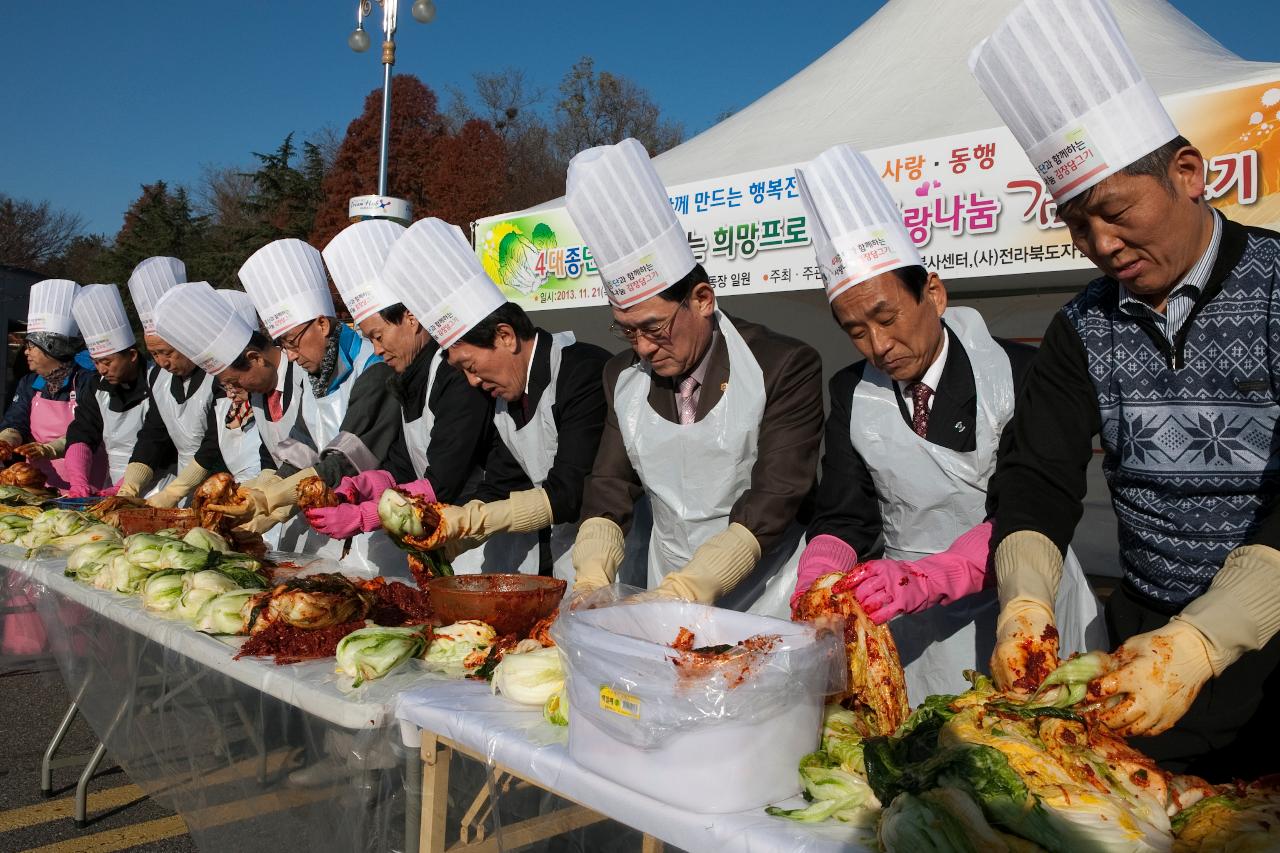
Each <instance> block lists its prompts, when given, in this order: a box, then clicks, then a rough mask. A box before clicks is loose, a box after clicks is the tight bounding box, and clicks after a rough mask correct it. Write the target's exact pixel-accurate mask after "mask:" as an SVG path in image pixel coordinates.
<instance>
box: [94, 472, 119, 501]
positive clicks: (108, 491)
mask: <svg viewBox="0 0 1280 853" xmlns="http://www.w3.org/2000/svg"><path fill="white" fill-rule="evenodd" d="M123 482H124V477H121V478H120V479H119V480H116V481H115V482H114V483H112V484H111V485H110V486H107V487H106V488H105V489H103V490H102V491H100V492H98V494H99V495H101V496H102V497H104V498H110V497H114V496H115V493H116V492H118V491H120V484H121V483H123Z"/></svg>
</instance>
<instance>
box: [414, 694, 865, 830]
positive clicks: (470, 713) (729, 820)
mask: <svg viewBox="0 0 1280 853" xmlns="http://www.w3.org/2000/svg"><path fill="white" fill-rule="evenodd" d="M396 716H397V717H398V718H399V719H400V720H401V725H402V726H403V727H404V728H405V729H406V734H405V740H406V742H412V740H413V738H414V736H415V734H416V733H418V731H419V730H421V737H422V740H423V742H424V743H426V744H428V745H429V744H430V743H431V738H432V737H437V736H438V737H439V738H444V739H447V740H448V741H449V742H451V743H453V744H456V745H458V746H460V747H462V748H463V749H465V750H466V751H467V752H468V753H470V754H471V755H473V756H475V757H476V759H475V760H472V759H461V758H460V757H459V756H458V754H457V753H454V754H453V760H452V762H451V764H450V765H449V770H448V779H449V786H448V798H447V803H446V805H447V810H446V814H447V821H446V822H445V825H444V826H443V827H440V826H435V825H433V823H432V821H431V819H430V814H431V811H430V809H431V803H430V802H428V801H424V803H423V805H424V811H423V815H424V820H423V833H424V838H425V839H428V840H436V841H437V842H439V843H443V845H444V849H446V850H447V849H452V848H453V845H455V844H456V843H458V842H459V841H460V840H461V839H462V838H463V832H464V831H467V830H469V831H471V832H472V833H473V835H472V836H471V840H473V841H474V840H477V839H476V838H475V836H474V833H475V832H476V826H475V824H474V823H473V824H472V825H471V826H469V827H468V826H467V824H466V823H465V820H466V817H467V811H468V808H469V807H472V806H474V804H475V802H477V801H482V802H483V803H484V805H483V807H482V808H476V809H474V811H475V813H477V814H483V815H484V816H485V818H486V823H484V824H483V825H482V827H481V828H482V829H483V831H484V832H485V833H486V837H491V838H492V839H493V842H494V845H495V848H496V849H497V850H499V851H507V850H516V849H519V850H521V851H525V850H529V851H556V853H559V851H572V853H578V851H582V853H587V851H592V852H593V853H594V851H601V853H614V851H618V853H622V851H627V853H634V852H635V851H639V850H640V849H641V839H642V834H648V835H650V836H652V837H653V838H655V839H657V840H660V841H662V842H664V843H665V845H666V846H665V850H666V851H667V853H676V851H679V850H687V851H690V853H773V851H777V853H870V851H872V850H875V849H876V842H875V835H874V832H871V831H868V830H865V829H859V828H856V827H852V826H849V825H847V824H842V823H838V822H835V821H832V822H830V823H827V824H799V823H795V822H793V821H789V820H785V819H782V818H776V817H770V816H769V815H767V814H766V813H765V812H764V810H763V809H755V810H751V811H748V812H741V813H736V814H726V815H707V814H696V813H693V812H689V811H684V810H681V809H678V808H673V807H672V806H670V805H668V804H666V803H662V802H659V801H657V800H654V799H652V798H649V797H646V796H644V795H643V794H639V793H637V792H635V791H634V790H631V789H630V788H628V787H627V786H624V785H620V784H617V783H615V782H612V781H610V780H608V779H605V778H602V777H601V776H598V775H596V774H594V773H592V772H591V771H589V770H587V769H585V768H583V767H582V766H581V765H579V764H577V763H576V762H574V761H573V760H572V759H571V758H570V757H569V754H568V749H567V747H566V732H567V730H566V729H565V728H564V727H562V726H553V725H551V724H550V723H547V722H546V721H545V720H543V717H542V714H541V712H540V711H539V710H537V709H531V708H530V707H528V706H525V705H519V704H516V703H514V702H511V701H510V700H508V699H506V698H504V697H502V696H495V695H492V693H491V692H490V691H489V689H488V688H487V687H486V686H485V685H483V684H476V683H474V682H454V683H452V684H447V685H433V686H432V687H431V688H430V689H418V690H411V691H409V692H406V693H405V694H403V695H402V696H401V697H400V699H399V701H398V703H397V711H396ZM572 726H573V720H572V718H571V719H570V721H569V727H570V728H572ZM428 751H430V750H428ZM477 761H479V762H482V763H483V765H484V767H486V768H487V774H488V777H487V779H486V780H482V781H483V784H485V786H486V787H485V788H484V789H483V790H481V789H480V788H479V787H478V785H479V784H480V782H479V781H477V779H476V778H475V776H474V772H475V770H476V768H477V766H478V765H477ZM460 767H461V768H463V769H464V770H466V769H469V770H470V771H471V775H469V776H467V777H465V778H463V779H459V778H458V776H459V768H460ZM426 771H427V773H428V777H427V778H426V779H424V790H427V791H428V792H429V791H430V772H431V768H430V767H428V768H426ZM513 772H514V773H515V774H518V775H519V777H523V779H526V780H529V781H530V782H531V783H532V784H525V785H521V784H520V783H519V780H518V779H517V778H516V777H515V776H513V775H512V773H513ZM724 784H725V785H732V784H733V780H732V779H729V778H726V779H724ZM535 786H536V787H535ZM546 789H550V790H554V791H555V792H557V793H556V794H551V793H548V791H547V790H546ZM485 797H488V798H489V799H488V800H487V801H486V800H485ZM495 802H496V803H497V807H496V808H492V804H493V803H495ZM574 804H581V805H582V806H583V807H585V808H586V809H588V810H591V811H594V812H595V813H597V814H596V816H604V817H607V818H608V819H605V820H595V819H594V817H593V816H591V815H583V814H582V813H581V812H580V811H573V810H570V811H567V812H566V811H565V810H566V807H568V806H572V805H574ZM784 805H787V806H789V807H797V808H798V807H802V806H803V805H804V803H803V801H802V800H800V798H798V797H797V798H796V800H795V802H793V803H787V804H784ZM531 821H533V822H534V823H530V822H531ZM582 821H590V822H587V823H582ZM531 827H535V828H537V830H540V831H541V832H550V831H552V830H554V829H558V828H566V831H564V832H560V833H557V834H555V835H554V836H553V837H546V838H542V839H539V840H537V841H534V842H532V843H529V838H530V832H531V829H530V828H531ZM437 833H438V834H439V835H437ZM526 843H528V844H529V846H523V845H525V844H526ZM423 849H426V848H425V847H424V848H423Z"/></svg>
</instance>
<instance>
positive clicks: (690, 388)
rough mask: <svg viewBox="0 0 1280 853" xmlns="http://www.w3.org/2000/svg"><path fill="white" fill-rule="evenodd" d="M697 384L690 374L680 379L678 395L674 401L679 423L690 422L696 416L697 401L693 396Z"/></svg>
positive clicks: (696, 389)
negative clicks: (677, 410)
mask: <svg viewBox="0 0 1280 853" xmlns="http://www.w3.org/2000/svg"><path fill="white" fill-rule="evenodd" d="M698 384H699V383H698V380H696V379H694V378H693V377H692V376H686V377H685V378H684V379H682V380H680V397H679V399H677V401H676V403H677V407H678V409H679V415H680V423H681V424H691V423H693V422H694V420H695V419H696V418H697V416H698V401H697V400H696V399H695V398H694V396H693V395H694V394H696V393H697V391H698Z"/></svg>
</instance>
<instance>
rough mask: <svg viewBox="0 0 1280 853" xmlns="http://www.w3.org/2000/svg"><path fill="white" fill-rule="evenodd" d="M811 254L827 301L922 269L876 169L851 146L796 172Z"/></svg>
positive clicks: (831, 150) (821, 156)
mask: <svg viewBox="0 0 1280 853" xmlns="http://www.w3.org/2000/svg"><path fill="white" fill-rule="evenodd" d="M796 185H797V186H798V187H799V189H800V200H801V201H802V202H803V203H804V207H805V210H806V211H807V212H808V214H809V233H810V234H812V235H813V251H814V254H815V255H816V256H817V258H818V266H819V268H820V269H821V270H822V280H823V282H824V283H825V284H826V287H827V300H828V301H831V302H834V301H835V299H836V297H837V296H839V295H840V294H841V293H844V292H845V291H846V290H848V289H849V288H851V287H853V286H854V285H855V284H861V283H862V282H864V281H866V280H867V279H869V278H871V277H872V276H876V275H880V274H881V273H886V272H890V271H891V270H896V269H898V268H900V267H909V266H924V261H922V260H921V259H920V253H919V252H917V251H916V247H915V244H914V243H912V242H911V236H910V235H909V234H908V233H907V229H906V228H905V227H904V226H903V224H902V211H901V210H899V209H898V205H897V203H896V202H895V201H894V200H893V197H892V196H891V195H889V190H888V189H886V188H885V185H884V182H883V181H882V180H880V176H879V174H877V173H876V170H875V167H874V166H872V165H871V163H870V161H868V160H867V158H866V157H865V156H863V155H862V153H861V152H859V151H857V150H855V149H854V148H853V146H851V145H836V146H833V147H831V148H828V149H827V150H826V151H823V152H822V153H821V154H819V155H818V156H817V157H815V158H814V159H813V160H812V161H810V162H808V163H806V164H804V165H803V166H798V167H797V168H796Z"/></svg>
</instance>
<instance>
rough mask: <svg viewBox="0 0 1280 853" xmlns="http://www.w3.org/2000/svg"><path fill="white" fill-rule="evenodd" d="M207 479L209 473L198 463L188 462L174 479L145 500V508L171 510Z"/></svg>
mask: <svg viewBox="0 0 1280 853" xmlns="http://www.w3.org/2000/svg"><path fill="white" fill-rule="evenodd" d="M208 477H209V472H208V471H206V470H205V469H204V468H203V467H202V466H201V465H200V464H199V463H198V462H189V463H187V467H185V468H183V469H182V470H181V471H179V472H178V476H176V477H174V478H173V480H172V481H171V482H170V483H169V485H167V486H165V487H164V488H163V489H161V490H160V491H158V492H156V493H155V494H154V495H152V496H151V497H149V498H147V506H153V507H157V508H159V509H172V508H173V507H175V506H177V505H178V501H180V500H182V499H183V498H185V497H186V496H187V495H189V494H191V493H192V492H193V491H195V488H196V486H198V485H200V484H201V483H203V482H204V481H205V480H206V479H207V478H208Z"/></svg>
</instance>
